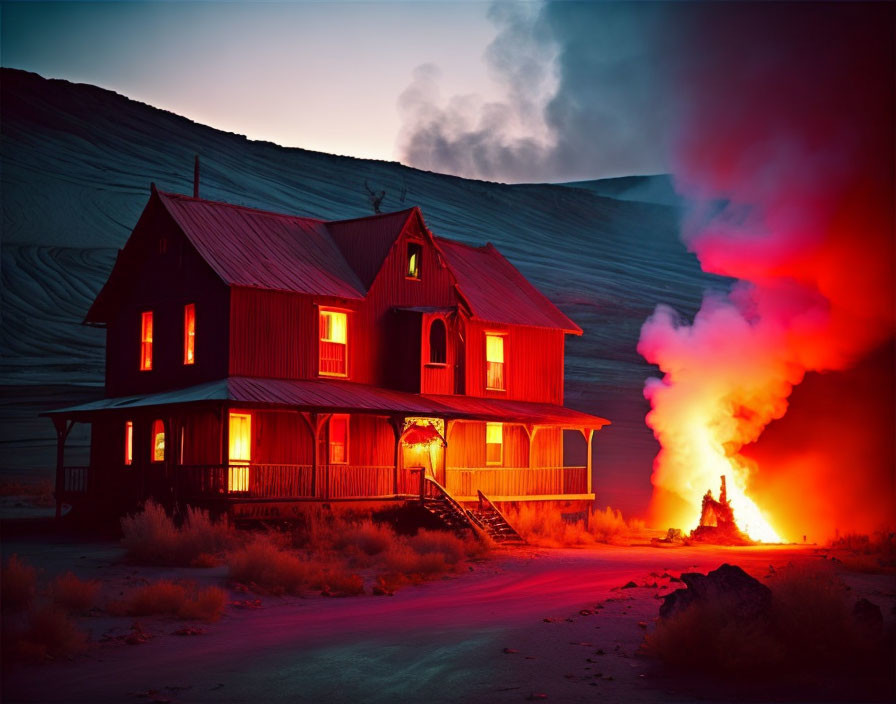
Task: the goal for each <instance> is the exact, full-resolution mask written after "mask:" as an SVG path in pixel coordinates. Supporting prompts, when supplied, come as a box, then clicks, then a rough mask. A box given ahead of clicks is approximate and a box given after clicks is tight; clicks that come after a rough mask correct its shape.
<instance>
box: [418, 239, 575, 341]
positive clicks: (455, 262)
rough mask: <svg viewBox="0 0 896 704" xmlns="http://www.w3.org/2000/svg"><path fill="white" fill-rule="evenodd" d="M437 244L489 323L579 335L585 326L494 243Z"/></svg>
mask: <svg viewBox="0 0 896 704" xmlns="http://www.w3.org/2000/svg"><path fill="white" fill-rule="evenodd" d="M435 242H436V244H437V245H438V246H439V248H440V249H441V250H442V252H443V254H444V255H445V258H446V259H447V260H448V268H449V269H451V272H452V273H453V274H454V276H455V278H456V279H457V286H458V288H459V289H460V292H461V294H462V295H463V297H464V299H465V300H466V301H467V303H469V305H470V307H471V308H472V311H473V317H474V318H478V319H479V320H484V321H487V322H490V323H509V324H513V325H532V326H535V327H544V328H560V329H561V330H564V331H565V332H569V333H573V334H576V335H581V334H582V329H581V328H580V327H579V326H578V325H576V324H575V323H574V322H572V321H571V320H570V319H569V318H567V317H566V316H565V315H564V314H563V313H561V312H560V310H559V309H558V308H557V306H555V305H554V304H553V303H551V302H550V301H549V300H548V299H547V297H545V296H544V294H542V293H541V292H540V291H539V290H538V289H536V288H535V287H534V286H533V285H532V284H530V283H529V282H528V281H527V280H526V277H524V276H523V275H522V274H521V273H520V272H519V271H517V269H516V267H514V266H513V264H511V263H510V262H509V261H507V259H505V258H504V256H503V255H502V254H501V253H500V252H499V251H498V250H497V249H495V248H494V247H493V246H492V245H491V244H488V245H486V246H485V247H471V246H470V245H466V244H463V243H461V242H455V241H454V240H447V239H443V238H441V237H436V238H435Z"/></svg>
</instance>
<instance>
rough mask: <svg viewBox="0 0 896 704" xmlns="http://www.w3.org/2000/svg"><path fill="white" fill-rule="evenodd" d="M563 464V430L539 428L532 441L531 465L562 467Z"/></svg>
mask: <svg viewBox="0 0 896 704" xmlns="http://www.w3.org/2000/svg"><path fill="white" fill-rule="evenodd" d="M563 464H564V462H563V431H562V430H561V429H560V428H539V429H538V430H537V431H536V433H535V440H534V442H533V443H532V466H533V467H562V466H563Z"/></svg>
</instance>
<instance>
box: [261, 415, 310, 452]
mask: <svg viewBox="0 0 896 704" xmlns="http://www.w3.org/2000/svg"><path fill="white" fill-rule="evenodd" d="M313 454H314V442H313V440H312V438H311V430H310V429H309V427H308V424H307V423H306V422H305V420H304V419H303V418H302V417H301V416H300V415H299V414H298V412H297V411H252V462H259V463H261V464H272V465H306V464H307V465H310V464H311V463H312V461H313Z"/></svg>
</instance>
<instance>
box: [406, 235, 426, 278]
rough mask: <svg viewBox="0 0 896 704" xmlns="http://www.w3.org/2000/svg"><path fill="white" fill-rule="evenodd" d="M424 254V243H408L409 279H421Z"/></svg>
mask: <svg viewBox="0 0 896 704" xmlns="http://www.w3.org/2000/svg"><path fill="white" fill-rule="evenodd" d="M422 256H423V247H422V245H420V244H418V243H416V242H409V243H408V271H407V277H408V278H409V279H419V278H420V258H421V257H422Z"/></svg>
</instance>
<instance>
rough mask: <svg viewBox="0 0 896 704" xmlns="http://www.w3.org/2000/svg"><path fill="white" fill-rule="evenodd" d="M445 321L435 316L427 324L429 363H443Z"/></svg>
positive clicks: (445, 355)
mask: <svg viewBox="0 0 896 704" xmlns="http://www.w3.org/2000/svg"><path fill="white" fill-rule="evenodd" d="M446 337H447V335H446V334H445V321H443V320H440V319H439V318H436V319H435V320H433V321H432V325H430V326H429V363H430V364H445V360H446V359H447V354H446V347H447V340H446Z"/></svg>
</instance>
